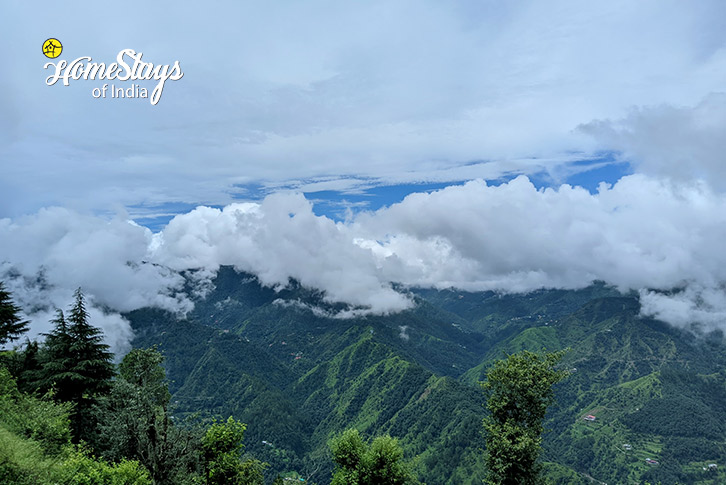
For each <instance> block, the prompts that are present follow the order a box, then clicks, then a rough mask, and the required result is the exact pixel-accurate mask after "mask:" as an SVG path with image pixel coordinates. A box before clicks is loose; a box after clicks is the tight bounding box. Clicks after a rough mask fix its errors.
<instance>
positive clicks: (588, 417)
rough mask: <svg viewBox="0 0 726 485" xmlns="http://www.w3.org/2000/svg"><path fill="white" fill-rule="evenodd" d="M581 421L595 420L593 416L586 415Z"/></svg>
mask: <svg viewBox="0 0 726 485" xmlns="http://www.w3.org/2000/svg"><path fill="white" fill-rule="evenodd" d="M582 419H584V420H585V421H595V420H596V419H597V418H596V417H595V416H593V415H592V414H588V415H587V416H585V417H584V418H582Z"/></svg>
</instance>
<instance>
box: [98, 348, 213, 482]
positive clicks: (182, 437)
mask: <svg viewBox="0 0 726 485" xmlns="http://www.w3.org/2000/svg"><path fill="white" fill-rule="evenodd" d="M162 361H163V357H162V355H161V354H160V353H159V352H158V350H156V349H153V348H151V349H134V350H132V351H131V352H129V353H128V354H126V356H125V357H124V359H123V360H122V361H121V364H120V366H119V370H120V374H119V376H118V377H117V379H116V380H115V381H114V383H113V385H112V387H111V392H110V393H109V394H108V395H106V396H103V397H101V398H100V399H99V401H98V405H97V406H96V408H95V415H96V419H97V422H98V426H97V434H96V436H95V437H94V439H93V444H94V446H95V448H96V449H97V450H98V451H100V453H101V454H102V455H103V456H105V457H107V458H109V459H111V460H119V459H133V460H138V461H139V462H140V463H142V464H143V465H144V466H145V467H146V468H147V469H148V470H149V471H150V473H151V476H152V478H153V479H154V482H155V483H157V484H178V483H184V482H187V481H190V480H191V478H190V477H191V476H192V475H194V474H195V472H196V469H197V467H198V461H199V459H198V453H199V446H198V444H197V443H198V437H197V435H196V434H195V433H194V432H193V431H190V430H188V429H186V428H182V427H179V426H176V425H175V424H174V423H173V422H172V420H171V416H170V414H169V409H168V404H169V396H170V395H169V391H168V387H167V383H166V377H165V374H164V369H163V368H162V367H161V363H162Z"/></svg>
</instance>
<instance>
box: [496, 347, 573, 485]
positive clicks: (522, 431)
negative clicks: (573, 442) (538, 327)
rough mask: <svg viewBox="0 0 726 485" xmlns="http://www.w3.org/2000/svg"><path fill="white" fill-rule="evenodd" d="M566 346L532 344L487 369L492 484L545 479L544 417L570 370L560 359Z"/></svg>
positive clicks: (524, 484) (517, 484)
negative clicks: (533, 348) (534, 347)
mask: <svg viewBox="0 0 726 485" xmlns="http://www.w3.org/2000/svg"><path fill="white" fill-rule="evenodd" d="M563 355H564V352H554V353H542V354H538V353H533V352H529V351H527V350H524V351H522V352H519V353H517V354H512V355H510V356H508V357H507V358H506V359H504V360H499V361H497V362H496V363H495V364H494V366H493V367H492V368H491V369H490V370H489V371H488V372H487V380H486V381H485V382H484V383H483V387H484V389H485V391H486V392H487V395H488V399H487V404H486V407H487V410H488V411H489V415H488V416H487V417H486V418H484V429H485V431H486V434H487V450H486V463H487V468H488V474H487V480H488V482H489V483H490V484H492V485H534V484H538V483H541V476H540V471H541V470H540V469H541V466H540V465H539V464H538V463H537V459H538V457H539V455H540V451H541V442H542V432H543V431H544V425H543V421H544V417H545V414H546V412H547V408H548V407H549V406H550V405H551V404H552V403H553V400H554V390H553V388H552V386H553V385H554V384H556V383H557V382H559V381H560V380H561V379H563V378H564V377H565V375H566V372H565V371H562V370H557V369H556V368H555V365H556V364H557V363H558V362H559V361H560V359H561V358H562V356H563Z"/></svg>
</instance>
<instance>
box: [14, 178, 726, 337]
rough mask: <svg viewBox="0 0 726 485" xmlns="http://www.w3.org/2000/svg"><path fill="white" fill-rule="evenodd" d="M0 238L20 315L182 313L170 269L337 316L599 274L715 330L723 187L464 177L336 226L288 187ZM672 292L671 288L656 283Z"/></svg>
mask: <svg viewBox="0 0 726 485" xmlns="http://www.w3.org/2000/svg"><path fill="white" fill-rule="evenodd" d="M0 236H1V237H0V241H2V243H1V244H0V253H1V254H3V255H4V258H5V259H4V263H3V273H4V274H5V275H6V276H8V275H9V276H11V284H10V289H11V290H13V291H14V292H18V293H17V294H18V300H19V303H20V304H21V305H22V306H23V308H26V309H28V311H29V312H30V313H33V312H48V311H50V310H51V309H52V307H53V306H58V307H61V308H64V307H65V306H66V305H67V302H69V298H70V292H71V291H72V290H73V289H74V288H75V287H77V286H82V287H83V288H84V289H85V290H86V291H87V292H88V294H89V295H90V297H91V300H92V302H93V303H94V304H95V305H96V306H97V307H98V308H108V309H110V310H113V311H128V310H130V309H133V308H138V307H141V306H145V305H158V306H162V307H166V308H170V309H179V310H182V311H183V310H185V309H188V308H189V305H190V304H189V300H188V299H187V298H186V296H184V295H181V294H179V293H178V291H179V290H180V288H181V283H182V281H181V278H180V277H179V276H178V275H177V273H176V272H178V271H182V270H187V269H202V270H203V271H199V272H198V273H197V276H198V278H197V279H198V281H197V283H198V286H199V288H200V291H201V292H202V293H203V292H204V291H205V290H208V287H207V288H205V287H204V283H205V282H207V281H208V280H209V279H210V278H211V277H212V275H213V274H214V272H215V271H216V270H217V269H218V267H219V266H220V265H233V266H235V267H236V268H238V269H239V270H242V271H247V272H250V273H253V274H255V275H257V276H258V277H259V279H260V281H261V282H262V283H263V284H265V285H268V286H273V287H282V286H285V285H286V284H287V283H288V282H289V279H290V278H295V279H297V280H298V281H300V282H301V283H302V284H303V285H305V286H308V287H311V288H316V289H319V290H323V291H324V292H325V295H326V298H327V299H328V300H329V301H331V302H346V303H349V304H350V305H352V307H351V310H349V311H348V312H347V313H344V314H340V315H338V316H339V317H350V316H356V315H361V314H363V313H365V312H375V313H386V312H395V311H398V310H401V309H404V308H407V307H409V306H410V304H411V301H410V299H409V298H408V297H407V296H406V295H402V294H400V293H398V292H396V291H394V290H393V289H392V287H391V284H392V283H401V284H404V285H410V286H425V287H430V286H433V287H448V286H452V287H456V288H462V289H469V290H497V291H503V292H526V291H530V290H534V289H537V288H580V287H583V286H586V285H588V284H590V283H591V282H592V281H594V280H603V281H605V282H607V283H609V284H612V285H616V286H618V287H619V288H621V289H623V290H626V289H635V290H640V291H641V296H642V298H643V302H644V306H643V312H644V314H647V315H652V316H656V317H658V318H662V319H663V320H666V321H668V322H671V323H673V324H677V325H684V324H687V323H689V322H692V321H699V322H702V323H705V324H707V325H711V326H717V325H722V323H723V318H722V316H723V314H724V312H725V311H726V294H725V293H724V290H723V288H724V282H726V254H725V253H724V252H723V250H722V248H723V241H724V240H725V239H726V195H724V194H723V193H717V192H714V191H713V190H712V189H710V188H709V186H708V185H707V184H705V183H691V184H677V183H674V182H672V181H668V180H667V179H656V178H652V177H648V176H645V175H632V176H628V177H625V178H623V179H621V180H620V181H619V182H618V183H617V184H616V185H614V186H613V187H608V186H606V185H604V184H603V185H601V187H600V190H599V192H598V193H596V194H590V193H589V192H588V191H586V190H584V189H582V188H578V187H570V186H568V185H563V186H561V187H559V188H558V189H544V190H537V189H536V188H535V187H534V186H533V185H532V184H531V183H530V182H529V180H528V179H527V178H526V177H519V178H517V179H514V180H512V181H510V182H509V183H505V184H502V185H499V186H490V185H487V184H486V183H485V182H483V181H472V182H469V183H467V184H465V185H462V186H451V187H448V188H446V189H443V190H440V191H436V192H433V193H429V194H426V193H419V194H411V195H409V196H408V197H406V198H405V199H404V200H403V201H402V202H401V203H399V204H395V205H393V206H391V207H389V208H384V209H381V210H379V211H377V212H372V213H364V214H359V215H358V216H356V217H355V218H354V219H352V220H351V221H350V222H346V223H335V222H333V221H332V220H330V219H328V218H326V217H321V216H316V215H315V214H314V213H313V211H312V205H311V203H310V202H309V201H307V200H306V199H305V198H304V197H303V196H302V195H300V194H295V193H280V194H275V195H271V196H268V197H267V198H266V199H265V200H264V201H262V202H261V203H240V204H232V205H229V206H227V207H225V208H223V209H221V210H220V209H214V208H209V207H198V208H196V209H194V210H193V211H191V212H189V213H187V214H183V215H179V216H176V217H175V218H174V219H173V220H172V221H171V222H170V223H169V225H168V226H167V227H166V228H165V229H164V230H163V231H162V232H160V233H157V234H154V235H152V234H151V233H150V231H148V230H147V229H144V228H141V227H139V226H136V225H134V224H131V223H129V222H127V221H125V220H124V219H123V218H115V219H112V220H110V221H109V220H105V219H101V218H98V217H90V216H83V215H80V214H78V213H75V212H72V211H68V210H66V209H48V210H44V211H41V212H40V213H38V214H36V215H34V216H31V217H26V218H22V219H19V220H16V221H11V220H8V219H5V220H2V221H1V222H0ZM142 261H148V262H149V263H143V262H142ZM152 263H153V264H152ZM41 270H42V275H43V277H42V279H41V280H40V281H38V280H37V278H36V275H37V273H38V271H41ZM13 275H14V276H13ZM44 288H49V289H50V292H43V291H41V290H42V289H44ZM673 288H681V289H682V291H681V292H679V293H675V294H672V295H670V296H665V295H664V294H662V293H658V292H654V291H652V290H670V289H673ZM114 318H115V317H109V318H108V319H107V320H109V325H111V326H112V324H115V325H118V328H119V331H118V332H116V334H117V335H116V334H115V335H116V336H115V337H114V338H115V339H117V340H118V341H119V342H121V341H123V339H124V338H125V337H127V336H128V334H127V333H124V332H127V330H124V327H123V322H121V321H120V320H118V318H116V319H115V320H114ZM114 322H115V323H114Z"/></svg>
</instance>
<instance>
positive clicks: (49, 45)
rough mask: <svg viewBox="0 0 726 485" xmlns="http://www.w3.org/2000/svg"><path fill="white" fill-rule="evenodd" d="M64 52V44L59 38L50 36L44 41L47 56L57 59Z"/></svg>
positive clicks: (44, 50)
mask: <svg viewBox="0 0 726 485" xmlns="http://www.w3.org/2000/svg"><path fill="white" fill-rule="evenodd" d="M61 52H63V44H61V42H60V41H59V40H58V39H54V38H52V37H51V38H50V39H48V40H46V41H45V42H43V54H45V57H50V58H51V59H55V58H56V57H58V56H59V55H61Z"/></svg>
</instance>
